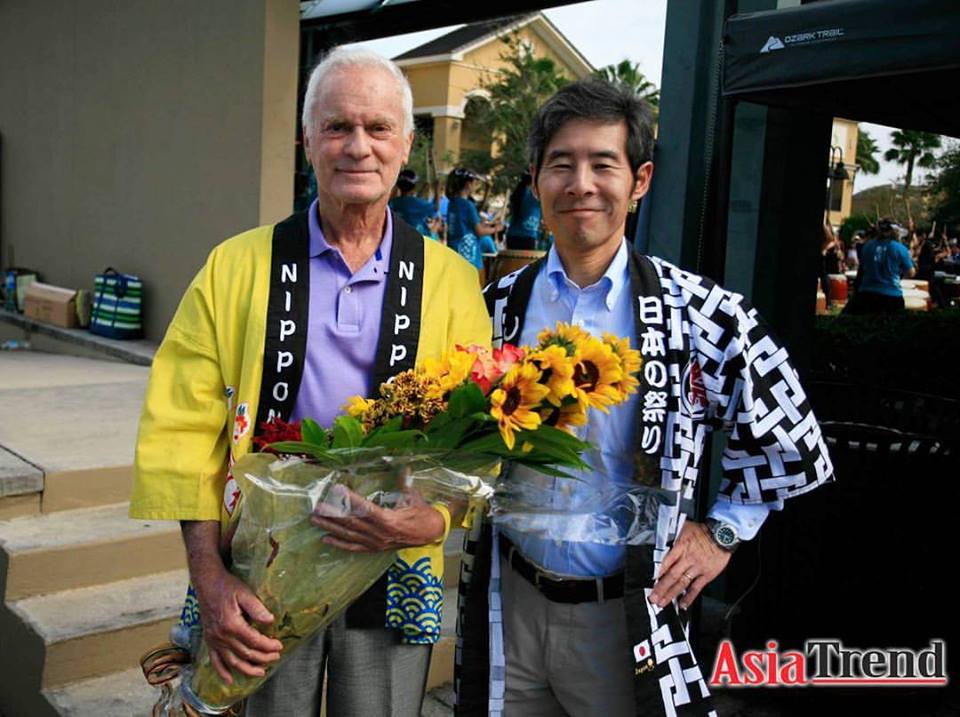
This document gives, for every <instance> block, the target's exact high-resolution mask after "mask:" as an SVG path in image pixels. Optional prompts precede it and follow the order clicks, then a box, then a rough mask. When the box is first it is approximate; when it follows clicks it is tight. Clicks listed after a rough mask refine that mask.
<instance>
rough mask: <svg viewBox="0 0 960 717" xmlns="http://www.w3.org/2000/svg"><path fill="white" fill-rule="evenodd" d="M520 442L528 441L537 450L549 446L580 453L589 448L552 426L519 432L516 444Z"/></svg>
mask: <svg viewBox="0 0 960 717" xmlns="http://www.w3.org/2000/svg"><path fill="white" fill-rule="evenodd" d="M522 440H526V441H530V442H531V443H533V444H534V445H535V446H537V447H538V448H539V447H543V448H544V449H546V447H548V446H549V447H554V448H558V449H565V450H570V451H573V452H574V453H582V452H583V451H587V450H589V449H590V447H591V446H590V444H589V443H587V442H586V441H582V440H580V439H579V438H577V437H576V436H574V435H571V434H569V433H567V432H566V431H562V430H560V429H559V428H554V427H553V426H540V427H539V428H538V429H537V430H536V431H520V432H519V433H518V434H517V443H520V441H522Z"/></svg>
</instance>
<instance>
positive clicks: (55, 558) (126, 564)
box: [0, 503, 186, 601]
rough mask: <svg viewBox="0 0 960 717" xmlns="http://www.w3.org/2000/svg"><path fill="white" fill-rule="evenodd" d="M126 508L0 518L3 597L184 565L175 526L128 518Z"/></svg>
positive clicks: (123, 578) (80, 585)
mask: <svg viewBox="0 0 960 717" xmlns="http://www.w3.org/2000/svg"><path fill="white" fill-rule="evenodd" d="M127 508H128V505H127V503H117V504H114V505H108V506H103V507H98V508H85V509H80V510H69V511H62V512H57V513H50V514H44V515H39V516H33V517H26V518H15V519H13V520H10V521H7V522H4V523H0V550H2V551H3V552H4V553H5V554H6V562H7V571H6V591H5V595H6V599H7V600H8V601H9V600H19V599H22V598H26V597H31V596H34V595H42V594H44V593H53V592H57V591H60V590H67V589H71V588H77V587H85V586H89V585H99V584H101V583H109V582H114V581H117V580H125V579H127V578H133V577H137V576H140V575H146V574H149V573H155V572H158V571H168V570H175V569H178V568H183V567H184V566H185V565H186V562H185V556H184V550H183V543H182V541H181V538H180V528H179V525H178V524H177V523H176V522H172V521H145V520H131V519H129V518H127ZM2 582H3V578H2V576H0V585H2ZM0 594H3V592H0Z"/></svg>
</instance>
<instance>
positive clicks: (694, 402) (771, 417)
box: [455, 254, 833, 717]
mask: <svg viewBox="0 0 960 717" xmlns="http://www.w3.org/2000/svg"><path fill="white" fill-rule="evenodd" d="M543 264H544V260H543V259H541V260H539V261H537V262H535V263H533V264H530V265H528V266H526V267H524V268H522V269H520V270H518V271H516V272H514V273H513V274H510V275H509V276H506V277H504V278H502V279H500V280H499V281H498V282H496V284H491V285H489V286H487V287H486V289H485V290H484V296H485V298H486V302H487V309H488V311H489V312H490V316H491V317H492V319H493V345H494V346H495V347H496V346H500V345H502V344H503V343H504V342H508V343H513V342H517V341H519V338H520V336H521V332H522V330H523V322H524V317H525V315H526V309H527V305H528V302H529V300H530V297H531V292H532V289H533V285H534V280H535V279H536V277H537V275H538V273H539V272H540V270H541V268H542V266H543ZM630 289H631V291H632V292H633V295H634V296H635V297H636V302H637V303H636V304H634V315H635V318H636V321H635V330H636V335H635V336H633V337H631V339H632V340H631V345H632V346H638V347H639V349H640V351H641V354H642V356H643V366H642V369H641V375H640V376H639V378H640V391H641V394H642V395H641V405H640V410H639V417H638V421H637V426H636V440H635V466H636V468H635V472H634V478H635V480H636V481H637V482H638V484H640V485H642V486H646V487H648V488H649V494H650V496H651V499H652V500H654V501H655V507H654V513H653V514H655V515H656V516H657V519H656V528H655V531H650V539H649V543H650V544H644V545H631V546H628V547H627V559H626V566H625V587H624V598H625V599H624V606H625V610H626V613H627V626H628V632H629V638H630V644H631V645H632V646H633V648H632V649H633V655H634V660H635V669H634V673H635V682H634V695H635V701H636V713H637V714H638V715H643V716H644V717H650V716H652V715H683V716H692V715H715V714H716V712H715V710H714V707H713V704H712V698H711V697H710V694H709V692H708V690H707V683H706V676H705V675H704V673H703V671H702V670H701V667H700V665H698V664H697V661H696V657H695V655H694V652H693V650H692V649H691V646H690V641H689V639H688V632H687V620H686V616H685V614H683V615H681V613H680V611H679V609H678V608H677V604H676V601H674V602H673V603H672V604H671V605H668V606H667V607H665V608H663V609H660V608H657V607H656V606H654V605H651V604H650V603H649V601H648V600H647V598H648V596H649V594H650V592H651V590H652V587H653V583H654V576H655V575H657V572H658V569H659V565H660V562H661V561H662V560H663V557H664V556H665V555H666V553H667V551H668V550H669V549H670V547H671V546H672V545H673V542H674V540H675V538H676V536H677V535H679V533H680V529H681V528H682V527H683V523H684V520H685V519H686V518H687V517H689V516H694V515H695V512H694V509H695V506H694V497H695V487H696V483H697V478H698V476H699V475H700V465H701V462H702V459H703V447H704V439H705V437H706V434H707V432H708V431H710V430H713V429H715V428H719V429H722V430H725V431H727V432H729V440H728V442H727V447H726V450H725V451H724V453H723V472H724V475H723V481H722V483H721V485H720V491H719V495H718V500H729V501H731V502H733V503H744V504H761V503H765V504H768V505H770V506H771V507H772V508H779V507H781V506H782V501H783V499H785V498H790V497H792V496H796V495H800V494H802V493H806V492H807V491H810V490H813V489H814V488H816V487H817V486H819V485H820V484H822V483H824V482H827V481H830V480H832V479H833V468H832V465H831V463H830V458H829V456H828V454H827V449H826V445H825V444H824V441H823V439H822V437H821V434H820V428H819V426H818V425H817V421H816V419H815V418H814V415H813V412H812V411H811V409H810V405H809V403H808V401H807V398H806V395H805V394H804V391H803V389H802V388H801V386H800V383H799V381H798V378H797V373H796V371H795V370H794V369H793V367H792V366H791V365H790V363H789V361H788V358H787V352H786V350H785V349H784V348H783V347H782V346H780V345H779V344H778V343H777V341H776V339H775V338H774V337H773V336H772V335H771V334H770V332H769V330H768V329H767V328H766V326H765V325H764V323H763V322H762V320H761V319H760V317H759V316H758V315H757V312H756V310H755V309H754V308H752V307H751V306H750V304H749V303H748V302H747V301H746V300H745V299H744V297H743V296H741V295H739V294H736V293H733V292H731V291H727V290H725V289H723V288H721V287H719V286H717V285H716V284H715V283H714V282H712V281H711V280H709V279H707V278H705V277H701V276H697V275H696V274H692V273H690V272H687V271H684V270H682V269H679V268H678V267H676V266H673V265H671V264H669V263H668V262H666V261H663V260H660V259H657V258H655V257H647V256H643V255H640V254H634V255H633V256H632V260H631V262H630ZM495 545H496V543H495V542H494V541H493V528H492V526H491V525H490V524H489V523H488V522H486V521H484V522H478V523H477V524H475V525H474V526H473V528H472V529H471V531H470V533H469V535H468V536H467V539H466V544H465V547H464V557H463V561H462V564H461V572H460V612H459V615H458V621H457V651H456V675H455V686H456V691H457V704H456V713H457V714H458V715H482V714H490V715H499V714H501V713H502V710H503V694H504V671H505V667H504V657H503V631H502V621H501V615H500V594H499V572H500V571H499V561H492V560H491V557H492V556H493V555H494V554H495V553H494V546H495ZM707 669H709V667H708V668H707ZM598 688H602V687H601V686H599V685H598Z"/></svg>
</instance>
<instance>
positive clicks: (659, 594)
mask: <svg viewBox="0 0 960 717" xmlns="http://www.w3.org/2000/svg"><path fill="white" fill-rule="evenodd" d="M728 562H730V553H728V552H727V551H726V550H724V549H723V548H721V547H720V546H719V545H717V544H716V543H715V542H714V540H713V537H712V536H711V535H710V531H709V530H708V529H707V526H706V525H704V524H703V523H696V522H694V521H692V520H688V521H686V522H685V523H684V524H683V529H682V530H681V531H680V535H678V536H677V539H676V541H675V542H674V544H673V547H672V548H670V550H669V551H668V552H667V554H666V556H665V557H664V558H663V562H662V563H661V564H660V577H659V578H657V582H656V584H655V585H654V586H653V592H652V593H650V602H652V603H653V604H654V605H656V606H658V607H664V606H666V605H667V604H669V603H670V602H671V601H672V600H673V599H674V598H675V597H677V596H678V595H680V594H681V593H683V599H682V600H680V603H679V604H680V607H681V608H683V609H684V610H686V609H687V608H689V607H690V605H692V604H693V601H694V600H696V599H697V596H698V595H699V594H700V591H701V590H703V588H704V587H706V586H707V584H709V583H710V581H711V580H713V579H714V578H715V577H717V576H718V575H719V574H720V573H722V572H723V569H724V568H726V567H727V563H728Z"/></svg>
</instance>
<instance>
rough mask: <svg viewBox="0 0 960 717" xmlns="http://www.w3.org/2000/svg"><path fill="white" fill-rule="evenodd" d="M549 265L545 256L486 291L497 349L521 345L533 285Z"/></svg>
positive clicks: (494, 342)
mask: <svg viewBox="0 0 960 717" xmlns="http://www.w3.org/2000/svg"><path fill="white" fill-rule="evenodd" d="M546 261H547V258H546V256H542V257H540V258H539V259H537V260H536V261H534V262H532V263H530V264H527V265H526V266H524V267H522V268H521V269H519V270H518V271H517V272H515V273H513V274H510V275H508V276H506V277H503V278H501V279H499V280H498V281H497V282H496V283H495V284H490V285H488V286H487V287H486V288H485V289H484V301H485V302H486V304H487V313H488V314H489V316H490V318H491V320H492V321H493V345H494V347H495V348H499V347H500V346H502V345H503V344H504V343H511V344H517V345H519V343H520V337H521V336H522V335H523V322H524V319H526V316H527V306H528V304H529V303H530V296H531V294H532V293H533V285H534V283H535V282H536V280H537V275H538V274H539V273H540V269H541V268H542V267H543V265H544V264H545V263H546Z"/></svg>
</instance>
